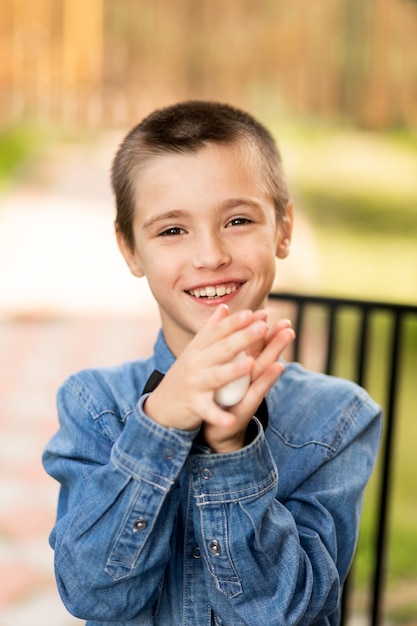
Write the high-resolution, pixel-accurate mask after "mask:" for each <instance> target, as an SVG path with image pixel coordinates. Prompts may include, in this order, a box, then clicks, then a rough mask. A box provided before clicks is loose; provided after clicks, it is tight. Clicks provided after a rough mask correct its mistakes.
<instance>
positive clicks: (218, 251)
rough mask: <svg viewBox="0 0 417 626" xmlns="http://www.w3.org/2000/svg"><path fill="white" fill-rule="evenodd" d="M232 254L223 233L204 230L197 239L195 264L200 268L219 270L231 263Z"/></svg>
mask: <svg viewBox="0 0 417 626" xmlns="http://www.w3.org/2000/svg"><path fill="white" fill-rule="evenodd" d="M230 261H231V254H230V252H229V250H228V248H227V245H226V242H225V241H224V240H223V239H222V237H221V234H220V233H217V232H209V231H207V230H206V229H204V230H203V232H202V233H201V235H200V236H199V237H196V239H195V248H194V256H193V265H194V267H196V268H198V269H209V270H212V271H214V270H217V269H219V268H220V267H222V266H227V265H229V263H230Z"/></svg>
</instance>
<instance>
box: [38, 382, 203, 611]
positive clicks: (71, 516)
mask: <svg viewBox="0 0 417 626" xmlns="http://www.w3.org/2000/svg"><path fill="white" fill-rule="evenodd" d="M143 402H144V398H142V399H141V400H140V401H139V403H138V405H137V406H136V407H135V409H134V411H133V412H132V413H131V415H130V416H129V417H128V419H127V422H126V424H125V426H124V428H123V429H121V434H120V436H119V437H118V438H117V439H116V441H115V442H112V441H111V440H110V438H109V437H106V436H105V435H104V434H103V432H102V431H101V430H100V429H99V427H98V425H97V421H98V419H99V416H98V415H97V414H96V412H95V410H94V407H93V402H92V398H91V397H90V396H89V395H88V393H87V391H86V390H85V388H83V386H82V385H81V384H80V383H79V381H76V380H71V379H70V381H68V382H67V383H66V384H65V385H63V387H62V388H61V389H60V392H59V394H58V411H59V417H60V430H59V432H58V434H57V435H56V436H55V437H54V438H53V439H52V440H51V442H50V443H49V445H48V446H47V448H46V450H45V452H44V456H43V462H44V466H45V469H46V471H47V472H48V473H49V474H50V475H51V476H53V477H54V478H55V479H56V480H58V481H59V482H60V483H61V489H60V497H59V505H58V519H57V522H56V525H55V527H54V529H53V531H52V533H51V536H50V543H51V545H52V547H53V548H54V551H55V571H56V579H57V584H58V589H59V591H60V594H61V597H62V600H63V602H64V604H65V605H66V606H67V608H68V610H69V611H70V612H71V613H72V614H74V615H76V616H79V617H82V618H83V619H90V620H95V619H100V616H102V615H103V614H107V615H111V616H112V618H113V619H119V620H121V619H129V618H131V617H132V616H134V615H137V614H138V613H139V612H140V611H142V610H144V609H146V608H147V607H148V606H149V607H150V606H151V605H152V604H153V602H154V601H155V597H156V594H157V590H158V585H160V581H161V579H162V576H163V572H164V570H165V567H166V563H167V562H168V560H169V558H170V550H169V543H170V538H171V533H172V532H173V528H174V523H173V520H174V518H175V515H176V512H177V509H178V505H179V489H178V488H176V486H177V483H178V480H179V477H180V475H181V472H182V469H183V465H184V462H185V460H186V459H187V457H188V455H189V452H190V449H191V446H192V443H193V438H194V437H195V435H196V433H195V432H188V431H179V430H175V429H166V428H163V427H162V426H160V425H159V424H157V423H156V422H154V421H153V420H151V419H150V418H148V417H147V416H146V415H145V413H144V412H143V410H142V406H143ZM114 420H116V417H115V416H114ZM97 546H100V549H97ZM133 590H134V591H135V592H134V593H131V591H133ZM126 597H129V606H127V603H126Z"/></svg>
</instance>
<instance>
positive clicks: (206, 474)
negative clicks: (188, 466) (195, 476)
mask: <svg viewBox="0 0 417 626" xmlns="http://www.w3.org/2000/svg"><path fill="white" fill-rule="evenodd" d="M200 476H201V478H204V480H210V478H212V476H213V472H212V471H211V470H209V468H208V467H205V468H204V469H202V470H201V472H200Z"/></svg>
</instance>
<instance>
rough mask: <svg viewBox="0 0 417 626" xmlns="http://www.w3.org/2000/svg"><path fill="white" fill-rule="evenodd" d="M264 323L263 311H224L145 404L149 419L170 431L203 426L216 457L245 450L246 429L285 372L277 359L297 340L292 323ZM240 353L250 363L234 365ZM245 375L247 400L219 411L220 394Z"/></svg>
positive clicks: (214, 317)
mask: <svg viewBox="0 0 417 626" xmlns="http://www.w3.org/2000/svg"><path fill="white" fill-rule="evenodd" d="M266 320H267V314H266V311H265V310H263V309H261V310H259V311H255V312H253V311H249V310H245V311H239V312H237V313H233V314H230V312H229V309H228V307H227V306H224V305H220V306H219V307H218V308H217V309H216V311H215V312H214V313H213V314H212V316H211V317H210V318H209V320H208V321H207V323H206V324H205V325H204V326H203V327H202V328H201V329H200V330H199V332H198V333H197V334H196V335H195V336H194V338H193V339H192V340H191V341H190V343H189V344H188V345H187V346H186V348H185V349H184V350H183V352H182V353H181V354H180V355H179V357H178V358H177V360H176V361H175V363H174V364H173V366H172V367H171V368H170V370H169V371H168V372H167V374H166V375H165V377H164V379H163V380H162V381H161V383H160V384H159V385H158V387H157V388H156V389H155V391H154V392H153V393H152V394H151V395H150V396H149V397H148V399H147V400H146V403H145V407H144V409H145V412H146V413H147V415H148V416H149V417H151V418H152V419H154V420H155V421H156V422H158V423H159V424H161V425H162V426H165V427H167V428H177V429H181V430H193V429H195V428H198V427H199V426H202V428H203V434H204V439H205V441H206V443H207V445H208V446H209V447H210V448H211V449H212V450H213V452H217V453H224V452H233V451H235V450H238V449H240V448H241V447H243V445H244V441H245V432H246V428H247V425H248V424H249V422H250V420H251V419H252V417H253V414H254V412H255V411H256V409H257V408H258V406H259V405H260V403H261V402H262V399H263V398H264V396H265V394H266V393H267V391H268V389H270V387H271V386H272V385H273V384H274V382H275V381H276V380H277V379H278V378H279V376H280V375H281V373H282V371H283V369H284V366H283V364H282V363H280V362H279V361H278V358H279V356H280V355H281V353H282V352H283V350H284V349H285V348H286V347H287V346H288V345H289V344H290V343H291V341H292V340H293V339H294V337H295V334H294V331H293V330H292V328H291V324H290V322H289V321H288V320H281V321H279V322H277V323H276V324H274V325H273V326H272V328H270V329H269V328H268V326H267V323H266ZM242 351H244V352H246V358H242V359H239V360H233V359H234V357H236V355H237V354H239V353H240V352H242ZM247 374H249V375H250V385H249V387H248V390H247V391H246V393H245V395H244V397H243V399H242V400H241V401H240V402H238V403H237V404H235V405H234V406H232V407H228V408H227V409H226V408H225V407H221V406H219V405H218V404H217V403H216V402H215V399H214V395H215V392H216V390H217V389H218V388H219V387H221V386H222V385H225V384H226V383H229V382H230V381H232V380H235V379H236V378H239V377H241V376H244V375H247Z"/></svg>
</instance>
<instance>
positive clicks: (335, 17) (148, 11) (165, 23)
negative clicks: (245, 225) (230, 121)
mask: <svg viewBox="0 0 417 626" xmlns="http://www.w3.org/2000/svg"><path fill="white" fill-rule="evenodd" d="M416 42H417V1H416V0H367V2H364V1H363V0H320V2H311V0H292V1H291V2H286V1H283V0H226V1H224V0H1V2H0V119H1V120H2V122H3V124H4V123H7V122H10V121H13V120H20V119H28V118H29V119H44V120H45V119H46V120H56V121H57V122H69V123H77V124H82V125H87V126H93V127H94V126H103V125H106V126H114V125H125V124H130V123H132V122H134V121H136V120H137V119H138V118H139V117H141V116H142V115H143V114H144V113H145V112H147V111H148V110H149V109H151V108H153V107H154V106H159V105H161V104H164V103H167V102H172V101H173V100H178V99H182V98H189V97H197V98H211V99H222V100H228V101H230V102H235V103H242V102H244V103H245V104H247V105H248V106H251V107H257V106H264V105H265V103H269V104H270V106H271V107H280V108H281V109H282V108H283V109H284V110H285V109H287V110H290V111H292V112H294V113H296V114H297V115H303V114H305V113H309V114H315V115H330V116H337V117H348V118H350V119H353V120H354V121H355V122H357V123H359V124H363V125H364V126H367V127H373V128H382V127H387V126H392V125H415V124H416V123H417V44H416Z"/></svg>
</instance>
